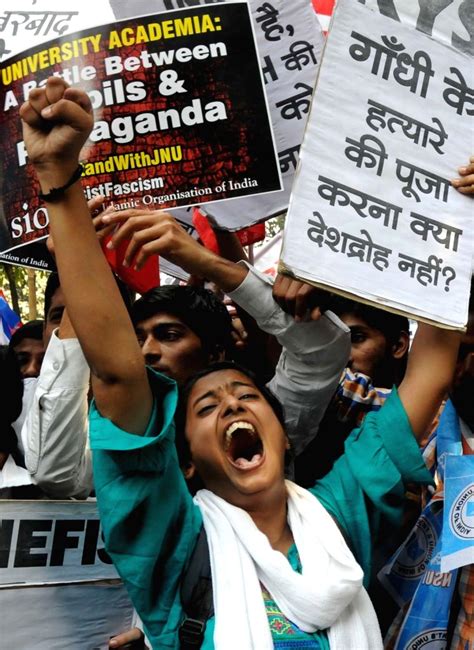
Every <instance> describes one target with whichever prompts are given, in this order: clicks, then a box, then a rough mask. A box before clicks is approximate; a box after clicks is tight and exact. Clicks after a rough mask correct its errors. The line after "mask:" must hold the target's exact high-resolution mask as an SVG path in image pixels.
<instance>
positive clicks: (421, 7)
mask: <svg viewBox="0 0 474 650" xmlns="http://www.w3.org/2000/svg"><path fill="white" fill-rule="evenodd" d="M319 1H321V0H319ZM322 1H323V2H324V0H322ZM316 2H318V0H316ZM363 4H365V5H366V6H367V7H368V8H370V9H374V10H375V11H379V12H380V13H381V14H382V15H383V16H387V17H389V18H392V19H393V20H397V21H400V22H402V23H405V24H407V25H411V26H413V27H415V28H416V29H417V30H419V31H420V32H424V33H425V34H428V36H433V37H434V38H435V39H436V40H438V41H442V42H443V43H446V45H450V46H452V47H453V48H454V49H456V50H459V51H460V52H464V53H465V54H470V55H471V56H472V55H474V21H473V20H472V16H473V6H472V0H363Z"/></svg>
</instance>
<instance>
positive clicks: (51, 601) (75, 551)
mask: <svg viewBox="0 0 474 650" xmlns="http://www.w3.org/2000/svg"><path fill="white" fill-rule="evenodd" d="M20 603H21V605H20ZM0 611H1V612H2V617H3V620H4V621H8V623H6V624H4V625H2V635H1V639H2V640H1V645H2V647H5V648H16V650H30V648H31V644H32V639H34V647H35V648H39V650H63V649H64V648H89V649H90V650H92V649H96V650H106V648H108V640H109V638H110V637H111V636H112V635H115V634H118V633H120V632H122V631H125V630H127V629H130V627H131V626H132V619H133V607H132V604H131V602H130V599H129V598H128V596H127V592H126V590H125V587H124V586H123V584H122V582H121V581H120V580H119V576H118V574H117V572H116V571H115V568H114V567H113V565H112V564H111V560H110V558H109V557H108V556H107V554H106V552H105V550H104V548H103V542H102V538H101V530H100V522H99V513H98V511H97V504H96V503H95V502H93V501H87V502H77V501H0ZM25 613H27V616H25Z"/></svg>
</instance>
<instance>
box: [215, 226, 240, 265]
mask: <svg viewBox="0 0 474 650" xmlns="http://www.w3.org/2000/svg"><path fill="white" fill-rule="evenodd" d="M213 230H214V234H215V236H216V240H217V243H218V245H219V252H220V254H221V256H222V257H223V258H224V259H226V260H229V261H230V262H240V261H241V260H245V261H247V260H248V258H247V255H246V254H245V251H244V247H243V246H242V244H241V243H240V239H239V238H238V237H237V233H235V232H229V231H228V230H218V229H217V228H214V229H213Z"/></svg>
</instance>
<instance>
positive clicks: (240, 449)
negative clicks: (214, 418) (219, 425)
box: [224, 420, 264, 470]
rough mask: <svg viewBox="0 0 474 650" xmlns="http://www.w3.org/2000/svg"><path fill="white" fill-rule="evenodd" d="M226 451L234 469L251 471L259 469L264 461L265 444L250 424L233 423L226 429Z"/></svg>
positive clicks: (242, 422)
mask: <svg viewBox="0 0 474 650" xmlns="http://www.w3.org/2000/svg"><path fill="white" fill-rule="evenodd" d="M224 449H225V452H226V454H227V458H228V460H229V461H230V463H231V464H232V465H234V467H237V468H238V469H242V470H250V469H255V468H256V467H259V465H261V464H262V463H263V460H264V450H263V443H262V441H261V439H260V436H259V435H258V433H257V431H256V429H255V427H254V426H253V424H250V422H245V421H244V420H241V421H239V422H233V423H232V424H231V425H229V427H228V428H227V429H226V432H225V439H224Z"/></svg>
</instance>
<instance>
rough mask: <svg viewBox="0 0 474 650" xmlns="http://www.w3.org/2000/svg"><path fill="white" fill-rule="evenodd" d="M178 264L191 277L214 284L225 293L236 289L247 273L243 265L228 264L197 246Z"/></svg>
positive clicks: (202, 247)
mask: <svg viewBox="0 0 474 650" xmlns="http://www.w3.org/2000/svg"><path fill="white" fill-rule="evenodd" d="M180 264H181V265H182V267H183V268H184V270H185V271H187V272H188V273H190V274H191V275H197V276H200V277H203V278H206V279H207V280H209V281H210V282H214V283H215V284H217V286H218V287H219V288H220V289H222V291H224V292H226V293H228V292H229V291H233V290H234V289H236V288H237V287H238V286H239V285H240V284H241V283H242V282H243V280H244V279H245V277H246V276H247V273H248V270H247V267H246V266H244V265H243V264H235V263H234V262H229V261H228V260H225V259H224V258H223V257H220V256H219V255H215V254H214V253H212V252H211V251H209V250H207V248H204V246H199V245H198V244H196V247H195V248H193V249H192V251H191V254H190V255H186V256H183V258H182V259H181V260H180Z"/></svg>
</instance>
